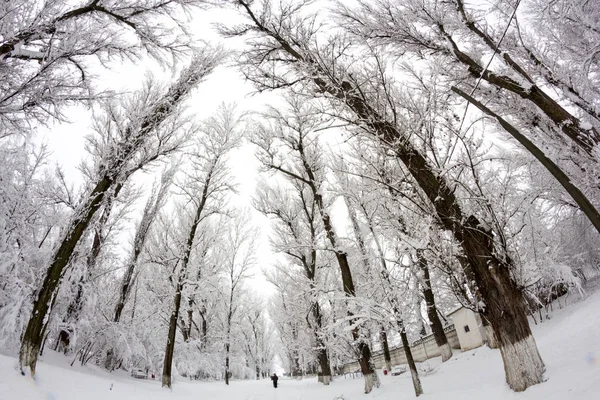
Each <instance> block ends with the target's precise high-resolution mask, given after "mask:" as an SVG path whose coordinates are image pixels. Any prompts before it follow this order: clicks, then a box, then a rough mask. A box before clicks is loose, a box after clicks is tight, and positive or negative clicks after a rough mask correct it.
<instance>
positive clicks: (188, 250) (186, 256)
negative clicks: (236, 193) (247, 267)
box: [162, 163, 215, 388]
mask: <svg viewBox="0 0 600 400" xmlns="http://www.w3.org/2000/svg"><path fill="white" fill-rule="evenodd" d="M214 167H215V163H213V164H212V168H214ZM212 171H213V170H212V169H211V170H210V171H209V173H208V175H207V177H206V181H205V185H204V188H203V190H202V195H201V198H200V202H199V203H198V207H197V208H196V213H195V215H194V219H193V220H192V224H191V226H190V230H189V231H188V237H187V240H186V244H185V248H184V251H183V257H182V259H181V270H180V271H179V275H178V278H177V283H176V286H175V299H174V302H173V304H174V309H173V312H172V314H171V319H170V320H169V334H168V336H167V346H166V349H165V358H164V364H163V376H162V386H163V387H168V388H171V365H172V363H173V353H174V351H175V334H176V332H177V323H178V321H179V308H180V306H181V291H182V290H183V282H184V280H185V278H186V276H187V267H188V264H189V261H190V256H191V254H192V250H193V248H194V240H195V238H196V231H197V230H198V225H199V224H200V221H201V220H202V215H203V214H202V213H203V211H204V207H205V205H206V202H207V201H208V195H209V194H208V193H209V192H208V190H209V184H210V182H211V178H212Z"/></svg>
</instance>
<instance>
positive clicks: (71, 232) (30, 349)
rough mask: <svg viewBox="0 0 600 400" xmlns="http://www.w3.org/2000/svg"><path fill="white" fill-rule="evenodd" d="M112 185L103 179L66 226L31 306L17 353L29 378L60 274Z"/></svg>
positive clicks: (110, 180)
mask: <svg viewBox="0 0 600 400" xmlns="http://www.w3.org/2000/svg"><path fill="white" fill-rule="evenodd" d="M112 183H113V180H112V178H110V177H109V176H105V177H104V178H102V179H100V180H99V181H98V183H97V184H96V187H95V188H94V190H92V192H91V193H90V195H89V196H88V198H87V200H86V202H85V203H84V204H83V206H82V207H80V208H79V210H78V212H77V214H76V216H75V218H74V219H73V222H72V223H71V224H70V225H69V228H68V231H67V232H66V233H65V235H64V236H63V239H62V242H61V243H60V245H59V246H58V248H57V250H56V251H55V253H54V255H53V257H52V261H51V262H50V267H49V268H48V270H47V271H46V276H45V278H44V281H43V282H42V285H41V287H40V290H39V292H38V295H37V298H36V300H35V301H34V303H33V310H32V312H31V317H30V319H29V322H28V324H27V328H26V329H25V333H24V335H23V339H22V341H21V350H20V352H19V364H20V367H21V370H23V368H26V367H29V368H30V371H31V375H32V376H33V375H35V366H36V363H37V358H38V354H39V352H40V346H41V344H42V340H43V337H44V333H45V330H46V321H47V317H48V313H49V311H50V305H51V304H53V302H54V301H53V299H54V296H55V295H56V292H57V289H58V286H59V282H60V280H61V277H62V273H63V270H64V268H65V267H66V266H67V264H68V262H69V260H70V259H71V256H72V255H73V251H74V250H75V247H76V246H77V243H79V240H80V239H81V237H82V236H83V233H84V232H85V230H86V229H87V227H88V226H89V224H90V222H91V220H92V218H93V217H94V214H95V213H96V211H97V210H98V208H99V207H100V204H101V203H102V199H103V198H104V195H105V193H106V192H107V190H109V188H110V187H111V185H112Z"/></svg>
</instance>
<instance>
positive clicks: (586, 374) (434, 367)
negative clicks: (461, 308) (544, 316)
mask: <svg viewBox="0 0 600 400" xmlns="http://www.w3.org/2000/svg"><path fill="white" fill-rule="evenodd" d="M599 311H600V292H596V293H594V294H591V295H590V296H589V297H588V298H587V299H585V300H583V301H580V302H576V303H575V304H572V305H570V306H568V307H566V308H563V309H562V310H555V312H554V313H553V314H552V318H551V319H550V320H549V321H546V322H544V323H543V324H541V325H537V326H535V325H534V326H533V330H534V333H535V337H536V339H537V343H538V346H539V348H540V350H541V352H542V356H543V358H544V361H545V362H546V367H547V372H546V382H544V383H543V384H541V385H537V386H534V387H531V388H529V389H528V390H527V391H525V392H523V393H514V392H512V391H510V390H509V388H508V386H506V384H505V383H504V372H503V370H502V360H501V357H500V353H499V352H498V351H497V350H490V349H488V348H479V349H476V350H473V351H468V352H464V353H455V355H454V357H453V358H452V360H450V361H448V362H447V363H445V364H443V365H439V364H440V362H439V359H433V360H429V361H428V362H426V363H423V364H420V368H421V369H422V370H423V372H422V375H423V376H422V382H423V388H424V390H425V394H424V395H423V396H422V397H421V398H425V399H440V400H441V399H444V400H453V399H486V400H494V399H523V400H524V399H535V400H538V399H539V400H542V399H543V400H551V399H556V400H559V399H590V400H591V399H600V334H598V328H599V327H600V312H599ZM69 363H70V359H67V358H64V357H62V356H60V355H58V354H55V353H52V352H48V354H47V355H45V357H44V358H43V359H42V362H41V363H39V364H38V374H37V377H36V380H35V381H34V380H32V379H30V378H26V377H22V376H21V375H19V373H18V371H17V369H16V365H17V360H16V359H15V358H11V357H7V356H0V399H1V400H137V399H157V400H162V399H176V400H179V399H199V400H218V399H223V400H261V399H280V400H335V399H338V400H341V399H345V400H350V399H368V398H373V399H378V400H392V399H394V400H398V399H412V398H414V393H413V389H412V386H411V381H410V376H408V375H407V374H403V375H401V376H397V377H391V376H383V377H382V386H381V387H380V388H379V389H376V390H374V391H373V392H372V393H371V394H368V395H365V394H364V393H363V392H362V388H363V381H362V379H344V378H343V377H338V378H337V379H336V380H335V381H334V382H333V383H332V384H331V386H329V387H324V386H322V385H320V384H319V383H317V382H316V379H306V380H302V381H296V380H288V379H281V380H280V387H279V388H277V389H274V388H273V387H272V386H271V382H270V381H268V380H260V381H233V382H232V384H231V385H230V386H229V387H227V386H225V384H224V383H223V382H210V383H205V382H187V381H185V380H178V381H176V382H175V385H174V389H173V390H172V391H169V390H165V389H162V388H161V387H160V382H159V381H158V380H156V381H152V380H149V381H144V380H135V379H133V378H130V377H129V376H128V374H127V373H126V372H122V371H119V372H116V373H108V372H106V371H104V370H102V369H99V368H96V367H94V366H89V367H78V366H74V367H70V366H69Z"/></svg>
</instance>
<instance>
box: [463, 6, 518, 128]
mask: <svg viewBox="0 0 600 400" xmlns="http://www.w3.org/2000/svg"><path fill="white" fill-rule="evenodd" d="M520 4H521V0H517V3H516V4H515V8H514V10H513V13H512V15H511V16H510V18H509V19H508V23H507V24H506V28H505V29H504V32H503V33H502V36H501V37H500V40H499V41H498V44H497V45H496V48H495V49H494V53H493V54H492V56H491V57H490V61H488V63H487V65H486V66H485V68H484V69H483V71H481V75H480V76H479V79H478V80H477V83H476V84H475V87H474V88H473V90H471V93H470V96H471V97H472V96H473V94H474V93H475V90H477V88H478V87H479V84H480V83H481V80H482V79H483V75H485V73H486V72H487V70H488V68H489V67H490V65H491V64H492V61H493V60H494V57H495V56H496V54H498V50H499V49H500V44H502V41H503V40H504V37H505V36H506V33H507V32H508V28H510V24H511V23H512V20H513V19H514V18H515V15H516V14H517V9H518V8H519V5H520ZM469 104H471V103H470V102H469V101H467V106H466V107H465V112H464V114H463V117H462V120H461V121H460V127H459V128H458V133H459V134H460V131H461V130H462V127H463V124H464V122H465V119H466V117H467V110H468V109H469Z"/></svg>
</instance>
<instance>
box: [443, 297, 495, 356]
mask: <svg viewBox="0 0 600 400" xmlns="http://www.w3.org/2000/svg"><path fill="white" fill-rule="evenodd" d="M448 316H450V317H451V318H452V321H453V322H454V328H455V329H456V335H457V336H458V341H459V342H460V348H461V350H462V351H466V350H471V349H474V348H476V347H479V346H481V345H483V344H484V343H485V337H486V336H485V328H484V327H483V324H482V323H481V317H480V316H479V314H478V313H475V312H473V311H471V310H469V309H468V308H465V307H463V306H460V307H458V308H457V309H455V310H454V311H451V312H450V313H448Z"/></svg>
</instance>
